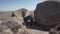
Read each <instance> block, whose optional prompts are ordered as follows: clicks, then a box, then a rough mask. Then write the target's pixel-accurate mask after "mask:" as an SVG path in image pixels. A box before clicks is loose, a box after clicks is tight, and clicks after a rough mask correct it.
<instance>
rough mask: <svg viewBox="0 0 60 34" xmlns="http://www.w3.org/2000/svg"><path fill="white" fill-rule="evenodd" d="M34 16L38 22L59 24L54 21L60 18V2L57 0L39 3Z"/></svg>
mask: <svg viewBox="0 0 60 34" xmlns="http://www.w3.org/2000/svg"><path fill="white" fill-rule="evenodd" d="M34 17H35V21H36V23H37V24H43V25H57V24H60V23H52V22H50V21H54V20H56V19H60V3H59V2H56V1H45V2H42V3H39V4H37V7H36V9H35V11H34Z"/></svg>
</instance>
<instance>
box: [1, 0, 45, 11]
mask: <svg viewBox="0 0 60 34" xmlns="http://www.w3.org/2000/svg"><path fill="white" fill-rule="evenodd" d="M43 1H45V0H0V11H15V10H17V9H21V8H25V9H27V10H34V9H35V8H36V5H37V4H38V3H40V2H43Z"/></svg>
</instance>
